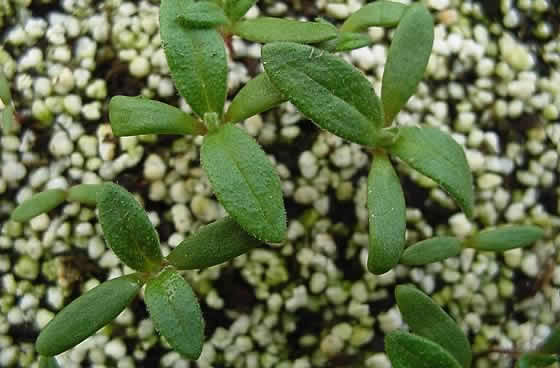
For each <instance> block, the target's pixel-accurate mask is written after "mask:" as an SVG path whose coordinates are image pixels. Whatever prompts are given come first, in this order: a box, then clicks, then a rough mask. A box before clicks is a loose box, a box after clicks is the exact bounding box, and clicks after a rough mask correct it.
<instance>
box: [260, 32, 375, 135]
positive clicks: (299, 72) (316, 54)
mask: <svg viewBox="0 0 560 368" xmlns="http://www.w3.org/2000/svg"><path fill="white" fill-rule="evenodd" d="M262 58H263V65H264V68H265V70H266V73H267V75H268V77H269V78H270V81H271V82H272V84H274V85H275V86H276V87H277V88H278V89H279V90H280V91H281V92H282V93H283V94H284V95H285V96H287V97H288V99H289V100H290V101H291V102H292V103H293V104H294V105H295V106H296V107H297V108H298V109H299V110H300V111H301V112H302V113H303V114H304V115H306V116H307V117H308V118H310V119H311V120H313V121H314V122H315V124H317V125H319V126H320V127H321V128H323V129H325V130H328V131H330V132H331V133H333V134H336V135H338V136H340V137H342V138H344V139H347V140H349V141H352V142H356V143H360V144H364V145H375V144H376V142H378V140H379V139H380V137H379V132H378V128H380V127H381V126H382V124H383V116H382V112H381V107H380V103H379V99H378V98H377V96H376V95H375V92H374V91H373V87H372V85H371V83H369V81H368V80H367V79H366V78H365V77H364V75H363V74H362V73H361V72H360V71H359V70H357V69H356V68H354V67H353V66H351V65H350V64H348V63H346V62H345V61H343V60H342V59H340V58H338V57H336V56H334V55H331V54H329V53H327V52H325V51H323V50H319V49H316V48H313V47H311V46H307V45H300V44H296V43H289V42H279V43H273V44H268V45H265V46H264V47H263V49H262Z"/></svg>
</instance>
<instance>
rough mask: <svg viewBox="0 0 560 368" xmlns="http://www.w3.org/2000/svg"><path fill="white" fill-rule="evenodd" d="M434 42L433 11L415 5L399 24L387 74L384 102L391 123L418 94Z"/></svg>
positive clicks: (384, 86)
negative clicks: (414, 95) (409, 100)
mask: <svg viewBox="0 0 560 368" xmlns="http://www.w3.org/2000/svg"><path fill="white" fill-rule="evenodd" d="M433 42H434V23H433V19H432V16H431V15H430V12H429V11H428V10H427V9H426V8H425V7H424V6H422V5H420V4H414V5H411V6H410V7H409V8H408V9H407V10H406V11H405V13H404V15H403V17H402V18H401V20H400V21H399V25H398V26H397V29H396V31H395V36H394V37H393V40H392V41H391V46H390V48H389V53H388V55H387V63H386V64H385V69H384V72H383V81H382V84H381V101H382V102H383V112H384V113H385V122H386V123H387V124H390V123H391V122H392V121H393V119H394V118H395V116H396V115H397V114H398V112H399V111H400V110H401V109H402V108H403V106H404V105H405V104H406V102H407V101H408V99H409V98H410V96H412V95H413V94H414V93H415V92H416V87H418V83H419V82H420V80H421V79H422V78H423V77H424V71H425V70H426V66H427V65H428V59H429V58H430V54H431V53H432V44H433Z"/></svg>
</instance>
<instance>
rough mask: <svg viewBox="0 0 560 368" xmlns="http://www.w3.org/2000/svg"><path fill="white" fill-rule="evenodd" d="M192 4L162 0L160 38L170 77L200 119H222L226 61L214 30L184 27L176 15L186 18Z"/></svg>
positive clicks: (218, 36)
mask: <svg viewBox="0 0 560 368" xmlns="http://www.w3.org/2000/svg"><path fill="white" fill-rule="evenodd" d="M192 4H193V1H192V0H162V2H161V7H160V18H159V19H160V34H161V39H162V42H163V48H164V50H165V55H166V56H167V63H168V64H169V69H170V70H171V76H172V77H173V80H174V82H175V85H176V87H177V90H178V91H179V93H180V94H181V95H182V96H183V97H185V99H186V100H187V102H188V103H189V105H190V106H191V108H192V109H193V111H194V112H196V113H197V114H198V115H199V116H203V115H204V113H205V112H217V113H218V114H219V115H220V116H221V115H222V110H223V107H224V103H225V100H226V93H227V71H228V69H227V57H226V50H225V45H224V41H223V39H222V37H221V36H220V35H219V33H218V32H217V31H216V30H215V29H193V28H188V27H184V26H183V25H182V24H180V22H179V21H178V20H177V15H179V14H185V13H186V12H187V11H188V7H189V6H190V5H192Z"/></svg>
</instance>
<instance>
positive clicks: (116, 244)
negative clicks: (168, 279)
mask: <svg viewBox="0 0 560 368" xmlns="http://www.w3.org/2000/svg"><path fill="white" fill-rule="evenodd" d="M97 207H98V208H99V222H100V223H101V228H102V229H103V233H104V235H105V240H106V241H107V244H108V245H109V247H111V249H112V250H113V252H115V254H116V255H117V256H118V257H119V258H120V259H121V261H123V262H124V263H125V264H126V265H127V266H129V267H130V268H133V269H135V270H138V271H144V272H153V271H157V270H159V269H160V268H161V264H162V261H163V258H162V255H161V250H160V246H159V238H158V234H157V233H156V230H155V229H154V226H153V225H152V223H151V222H150V219H149V218H148V215H147V214H146V212H145V211H144V209H143V208H142V207H141V206H140V204H138V202H137V201H136V199H135V198H134V196H133V195H132V194H130V193H129V192H128V191H127V190H126V189H124V188H123V187H121V186H119V185H117V184H113V183H108V184H104V185H103V189H102V190H101V193H99V195H98V197H97Z"/></svg>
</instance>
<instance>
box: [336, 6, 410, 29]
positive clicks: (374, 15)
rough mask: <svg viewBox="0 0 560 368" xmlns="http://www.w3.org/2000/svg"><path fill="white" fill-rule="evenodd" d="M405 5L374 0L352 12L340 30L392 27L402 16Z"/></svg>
mask: <svg viewBox="0 0 560 368" xmlns="http://www.w3.org/2000/svg"><path fill="white" fill-rule="evenodd" d="M406 8H407V7H406V5H404V4H401V3H397V2H394V1H383V0H381V1H376V2H374V3H369V4H367V5H364V6H362V7H361V8H360V9H359V10H358V11H356V12H354V13H352V15H351V16H350V17H348V19H346V21H345V22H344V24H343V25H342V26H341V27H340V30H341V31H342V32H361V31H365V30H367V28H368V27H394V26H396V25H397V24H398V22H399V20H400V19H401V17H402V16H403V14H404V12H405V10H406Z"/></svg>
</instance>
